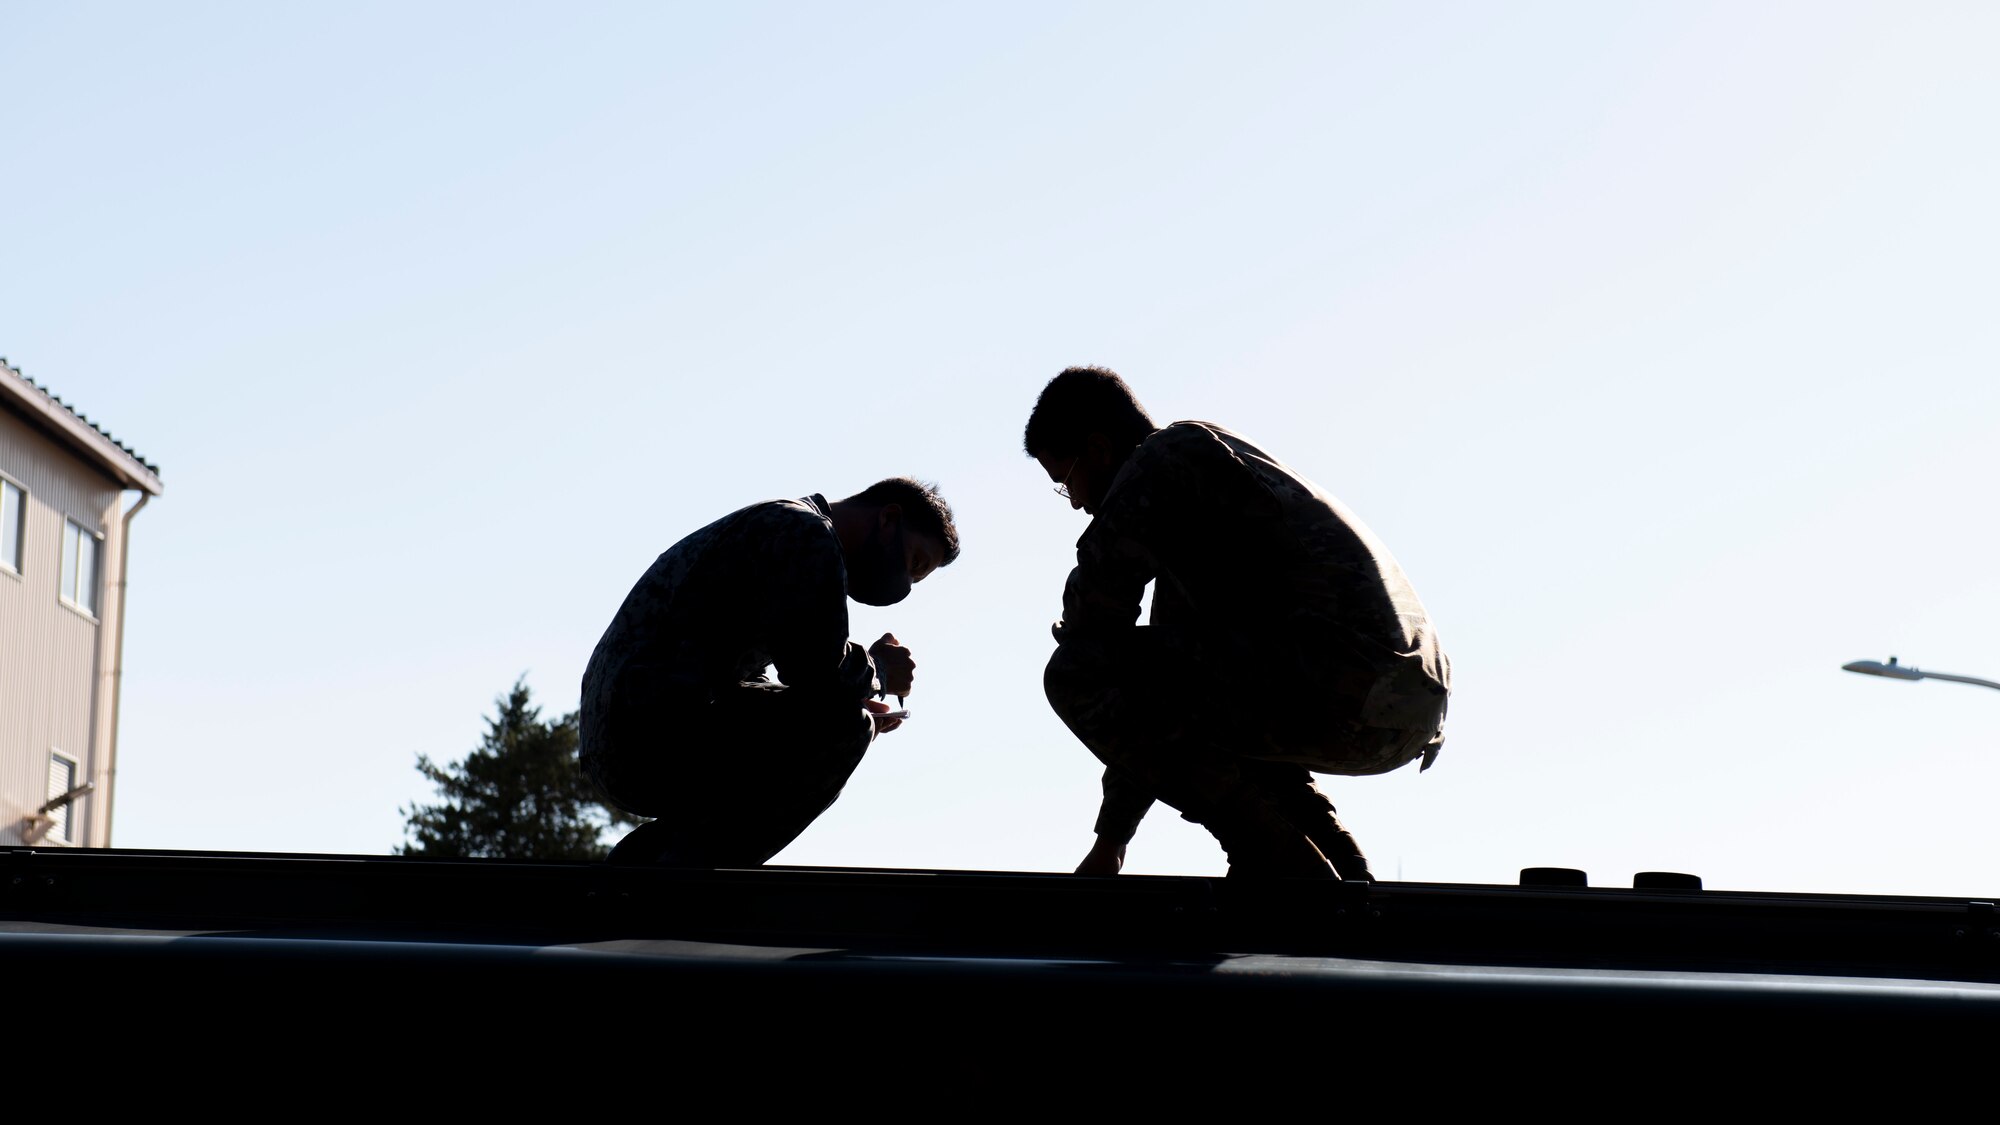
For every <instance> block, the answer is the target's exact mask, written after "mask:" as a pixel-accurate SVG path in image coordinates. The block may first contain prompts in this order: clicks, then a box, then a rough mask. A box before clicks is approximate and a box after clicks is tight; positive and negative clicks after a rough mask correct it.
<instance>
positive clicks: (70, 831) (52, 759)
mask: <svg viewBox="0 0 2000 1125" xmlns="http://www.w3.org/2000/svg"><path fill="white" fill-rule="evenodd" d="M76 777H77V768H76V759H75V758H72V757H70V756H68V755H66V754H63V753H61V752H57V753H54V754H50V755H49V796H48V799H49V800H51V801H53V800H55V799H56V798H57V797H60V796H62V795H63V794H64V793H67V792H69V791H70V790H72V789H74V788H76ZM78 800H81V798H78ZM77 827H79V821H78V818H77V815H76V801H70V802H68V803H66V804H62V805H58V806H57V807H55V808H52V809H50V810H49V834H48V836H47V839H50V840H54V841H55V842H56V843H58V844H74V843H76V829H77Z"/></svg>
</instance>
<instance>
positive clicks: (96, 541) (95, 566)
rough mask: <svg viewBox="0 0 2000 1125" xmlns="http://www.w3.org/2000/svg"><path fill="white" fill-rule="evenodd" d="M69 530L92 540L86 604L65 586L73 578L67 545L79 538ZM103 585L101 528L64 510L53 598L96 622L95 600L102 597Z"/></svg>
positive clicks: (99, 599)
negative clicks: (71, 593) (88, 594)
mask: <svg viewBox="0 0 2000 1125" xmlns="http://www.w3.org/2000/svg"><path fill="white" fill-rule="evenodd" d="M71 529H74V530H75V532H76V535H77V536H86V535H87V536H89V537H90V539H91V555H90V563H91V571H92V573H91V576H90V598H91V604H89V605H85V604H84V603H82V602H79V601H77V600H76V599H74V598H72V597H71V596H70V591H69V590H68V589H67V585H68V583H69V581H70V579H71V577H72V575H71V573H70V564H71V561H72V560H71V558H70V545H71V544H72V543H74V542H77V541H78V540H77V539H76V538H73V537H72V536H71V534H70V532H71ZM103 585H104V533H103V532H101V531H92V530H91V528H90V525H89V524H87V523H84V522H83V521H82V520H80V519H77V518H76V517H75V516H72V515H70V514H69V513H67V512H65V513H63V541H62V552H61V556H60V557H59V558H58V559H57V560H56V600H57V601H60V602H62V604H64V605H66V606H68V607H69V608H70V609H72V610H74V611H76V612H77V613H79V614H82V615H83V616H84V617H86V618H89V619H90V620H91V621H97V620H98V613H97V611H98V608H99V607H98V605H97V603H98V602H99V601H101V600H102V598H103V594H104V590H103Z"/></svg>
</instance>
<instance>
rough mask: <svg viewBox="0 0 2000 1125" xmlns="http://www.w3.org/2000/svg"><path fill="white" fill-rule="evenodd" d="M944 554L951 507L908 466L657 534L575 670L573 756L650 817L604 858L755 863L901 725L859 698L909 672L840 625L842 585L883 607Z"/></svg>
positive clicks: (822, 806) (953, 552)
mask: <svg viewBox="0 0 2000 1125" xmlns="http://www.w3.org/2000/svg"><path fill="white" fill-rule="evenodd" d="M957 557H958V529H957V528H956V527H955V526H954V525H953V523H952V515H951V509H950V508H949V507H948V506H947V505H946V504H945V502H944V500H943V498H941V497H940V496H939V495H938V494H937V492H936V490H935V489H934V488H932V487H930V486H927V485H924V484H920V483H918V482H916V481H913V480H909V479H906V478H896V479H892V480H885V481H881V482H879V483H877V484H874V485H872V486H870V487H869V488H867V489H866V490H864V491H862V492H860V493H858V494H856V495H854V496H850V497H848V498H847V499H845V500H840V501H836V502H834V503H831V504H829V503H828V502H827V501H826V499H825V497H823V496H819V495H813V496H807V497H804V498H802V499H797V500H771V501H766V502H764V503H761V504H753V505H751V506H750V507H747V508H743V509H741V510H739V511H736V512H732V513H731V514H729V515H727V516H724V517H723V518H721V519H719V520H717V521H715V522H714V523H712V524H709V525H708V526H707V527H704V528H702V529H701V530H699V531H696V532H694V533H693V534H691V535H689V536H688V537H687V538H685V539H682V540H681V541H680V542H678V543H676V544H674V545H673V546H672V547H670V548H668V549H667V551H666V553H665V554H662V555H661V556H660V557H659V558H658V559H657V560H656V561H655V562H654V563H653V565H652V567H651V568H650V569H648V570H647V571H646V573H645V575H644V576H643V577H642V578H640V579H639V582H638V585H636V586H634V587H633V588H632V592H631V593H630V594H629V595H627V596H626V598H625V603H624V604H623V605H621V606H620V607H619V609H618V613H617V615H616V616H615V617H613V618H612V621H611V626H610V628H608V629H606V630H605V632H604V636H603V638H602V639H601V640H599V641H598V643H597V648H596V651H594V652H593V653H591V657H590V664H589V666H588V667H587V668H586V669H585V670H584V674H583V698H582V706H581V719H580V721H581V730H580V734H581V743H580V747H579V753H580V755H581V759H582V764H583V768H584V771H585V772H586V773H587V774H589V776H590V777H591V778H592V780H594V781H595V782H596V783H597V784H598V786H599V787H600V788H601V789H602V790H603V791H604V793H605V795H606V797H608V798H609V799H610V800H611V801H612V803H614V804H615V805H617V806H618V807H619V808H622V809H625V810H627V811H628V812H632V813H635V814H637V815H640V816H648V817H654V818H656V819H655V820H653V822H652V823H650V824H646V825H642V826H641V827H639V828H638V829H636V830H635V831H633V832H632V833H631V834H629V835H627V836H626V837H625V839H624V840H622V841H621V842H620V843H619V844H618V846H617V847H616V848H615V849H613V851H612V855H611V859H612V861H613V862H632V863H662V864H673V865H677V866H698V867H746V866H755V865H757V864H761V863H764V862H765V861H767V860H769V859H770V858H771V857H772V856H774V855H776V854H777V853H778V852H779V851H780V850H782V849H783V848H784V847H785V845H787V844H789V843H791V842H792V840H794V839H795V838H797V837H798V835H799V833H801V832H803V831H805V829H806V826H807V825H809V824H811V823H812V822H813V820H814V819H816V818H817V817H818V816H819V814H820V813H822V812H824V811H825V810H826V809H827V807H828V806H829V805H831V804H833V802H834V799H835V798H836V797H838V796H839V795H840V791H841V788H842V787H843V786H845V785H846V783H847V779H848V776H849V775H850V774H852V773H853V772H854V768H855V767H856V766H857V765H859V764H860V762H861V758H862V755H863V754H864V753H866V752H867V749H868V747H869V745H870V744H871V743H872V742H873V741H874V739H875V736H876V735H878V734H883V733H887V732H889V731H892V730H895V729H896V727H897V726H898V725H900V723H899V721H898V720H897V719H895V718H892V717H890V714H889V707H888V705H887V704H885V703H882V702H880V701H878V700H876V699H875V698H873V696H875V695H876V694H878V693H882V692H887V693H891V694H896V695H908V694H909V692H910V689H911V687H912V685H913V681H914V676H915V668H916V664H915V662H914V661H913V660H912V659H911V657H910V651H909V649H907V648H905V647H903V646H902V645H901V644H900V643H899V642H898V641H897V640H896V638H895V636H894V635H893V634H885V635H884V636H883V637H882V639H880V640H878V641H876V642H875V643H874V645H872V646H870V647H868V648H865V649H864V648H863V647H862V646H861V645H859V644H857V643H855V642H853V641H850V640H849V639H848V636H847V599H848V598H850V597H852V598H854V599H855V600H857V601H860V602H865V603H867V604H869V605H893V604H895V603H896V602H899V601H901V600H903V598H904V597H905V596H907V595H908V594H909V592H910V588H911V586H912V585H913V584H915V583H917V582H921V581H923V579H924V578H925V577H926V576H927V575H929V574H930V573H931V572H932V571H933V570H935V569H937V568H938V567H941V566H944V565H946V564H948V563H950V562H951V561H952V560H953V559H955V558H957ZM771 666H775V668H776V670H777V678H776V679H771V678H769V677H768V676H767V675H766V668H767V667H771Z"/></svg>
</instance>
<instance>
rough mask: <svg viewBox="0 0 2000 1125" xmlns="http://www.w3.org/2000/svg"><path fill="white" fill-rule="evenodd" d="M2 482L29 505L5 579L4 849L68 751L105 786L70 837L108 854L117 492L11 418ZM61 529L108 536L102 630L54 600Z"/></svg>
mask: <svg viewBox="0 0 2000 1125" xmlns="http://www.w3.org/2000/svg"><path fill="white" fill-rule="evenodd" d="M0 473H4V474H6V475H7V476H8V477H10V478H12V479H13V480H14V481H15V482H16V483H18V484H20V485H21V486H22V487H23V488H24V489H26V491H27V494H28V502H27V533H26V541H25V542H24V543H23V545H22V562H21V572H22V573H21V576H20V577H19V578H18V579H16V578H15V577H14V576H13V575H11V574H7V573H0V843H18V842H20V839H21V828H22V818H23V817H25V816H27V815H28V814H29V813H31V812H33V811H34V810H35V809H37V808H39V807H41V804H42V802H44V801H46V800H47V799H48V798H47V797H46V796H45V795H44V791H45V790H46V789H47V787H48V780H49V754H50V752H51V751H56V750H60V751H62V752H63V753H65V754H67V755H69V756H70V757H72V758H75V759H76V760H77V762H78V763H79V765H80V767H81V772H82V777H83V779H84V780H89V781H94V782H96V783H97V787H98V788H97V792H96V793H93V794H92V795H91V796H89V797H85V798H83V799H82V800H80V801H78V802H77V803H76V805H75V806H74V807H75V810H76V811H75V813H74V815H73V818H72V821H71V825H72V831H71V838H72V839H73V840H75V841H76V842H79V843H89V844H92V845H99V846H101V845H103V844H104V843H105V842H106V841H105V840H104V838H103V825H102V817H100V816H98V815H97V806H98V805H99V804H100V803H101V800H102V798H103V797H104V796H105V794H106V793H107V791H108V789H109V785H108V779H107V778H106V776H105V771H106V769H107V768H108V766H109V765H110V763H109V762H108V761H105V760H104V758H105V754H104V752H103V750H104V747H105V745H106V739H107V736H108V729H109V724H110V714H109V711H110V698H109V695H108V694H107V693H108V690H109V683H108V680H105V679H104V677H103V676H102V675H101V674H100V671H99V668H98V663H99V660H100V658H103V659H108V658H109V656H110V647H109V646H110V645H112V644H113V643H115V640H116V634H115V632H114V630H116V628H117V620H116V617H115V615H116V613H117V610H118V607H117V606H116V605H114V604H113V601H114V599H113V598H112V597H111V596H110V593H111V591H112V590H113V589H114V588H115V586H116V583H117V580H118V571H119V568H121V567H122V566H123V565H124V551H123V550H122V549H121V547H122V545H121V544H120V543H119V542H118V533H119V528H118V518H119V515H120V512H121V508H120V500H119V491H118V488H117V486H116V485H115V484H113V483H112V482H111V481H110V480H109V479H108V478H106V477H104V476H102V475H100V474H99V473H98V472H97V471H96V470H94V469H91V468H89V467H88V466H86V465H85V464H84V463H83V462H82V461H81V460H79V459H78V458H77V457H76V456H75V455H73V454H71V453H69V452H68V451H67V450H66V449H64V448H63V447H61V446H59V445H57V444H56V443H54V442H53V441H50V440H49V439H48V438H47V437H45V436H43V435H42V433H41V432H40V431H38V430H36V429H34V428H33V427H31V426H29V425H28V424H27V423H26V422H24V421H23V420H22V419H21V418H19V417H18V416H16V415H14V414H12V413H10V412H8V411H5V410H0ZM65 519H73V520H75V521H77V522H78V523H80V524H82V525H83V526H85V527H87V528H90V529H91V530H93V531H96V532H98V533H100V534H102V535H103V536H104V559H103V565H102V566H101V568H100V573H101V578H100V582H101V588H100V590H99V595H98V611H99V612H98V617H99V620H97V621H95V622H93V621H91V620H90V619H89V618H87V617H85V616H83V615H82V614H79V613H78V612H76V611H75V610H73V609H71V608H69V607H68V606H65V605H63V604H62V603H61V602H60V601H59V600H58V599H57V597H56V582H57V576H58V574H59V572H60V570H61V566H62V533H63V521H64V520H65ZM100 646H102V649H101V650H100ZM100 652H101V657H100ZM100 681H102V682H100ZM100 702H101V706H100Z"/></svg>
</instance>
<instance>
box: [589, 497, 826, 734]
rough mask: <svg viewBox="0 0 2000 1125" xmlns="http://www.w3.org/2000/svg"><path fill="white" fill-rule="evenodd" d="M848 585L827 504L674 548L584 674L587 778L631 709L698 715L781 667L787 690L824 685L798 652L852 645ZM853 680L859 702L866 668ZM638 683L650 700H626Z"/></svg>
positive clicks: (806, 504)
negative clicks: (666, 705)
mask: <svg viewBox="0 0 2000 1125" xmlns="http://www.w3.org/2000/svg"><path fill="white" fill-rule="evenodd" d="M844 575H845V571H844V568H843V566H842V563H841V557H840V544H839V541H838V539H837V538H836V536H835V534H834V531H833V524H832V520H831V518H830V516H829V515H828V513H827V510H826V501H825V500H824V499H823V498H822V497H819V496H817V495H815V496H809V497H805V498H803V499H798V500H767V501H764V502H762V503H759V504H752V505H750V506H748V507H745V508H739V509H737V510H736V511H734V512H731V513H730V514H728V515H726V516H723V517H722V518H721V519H718V520H716V521H715V522H713V523H710V524H708V525H707V526H705V527H702V528H701V529H699V530H697V531H694V532H691V533H689V534H688V535H687V536H686V537H684V538H682V539H681V540H680V541H679V542H676V543H675V544H674V545H673V546H671V547H669V548H667V550H665V551H664V552H662V553H661V554H660V556H659V557H658V558H657V559H655V560H654V561H653V565H652V566H651V567H649V568H648V569H647V570H646V573H645V574H644V575H643V576H641V577H640V579H639V581H638V582H637V583H636V584H634V585H633V587H632V590H631V592H630V593H629V594H627V595H626V596H625V601H624V603H623V604H621V605H620V606H619V607H618V612H617V614H616V615H614V616H613V617H612V619H611V624H610V625H609V626H608V627H607V628H606V629H605V631H604V635H603V636H602V637H601V638H600V639H599V640H598V642H597V647H596V648H595V649H594V650H592V652H591V654H590V663H589V664H588V665H587V666H586V667H585V669H584V673H583V695H582V699H581V707H580V711H581V714H580V720H581V725H582V729H583V731H584V732H586V737H585V738H584V739H583V740H582V742H581V745H580V747H579V750H580V753H581V755H582V758H583V761H584V763H585V765H586V768H593V767H594V766H595V765H596V764H597V763H598V762H600V761H601V759H602V757H603V755H604V753H605V751H606V747H607V745H608V744H609V743H610V742H611V739H610V737H609V735H610V734H611V732H613V731H615V730H617V729H618V728H619V720H620V718H621V716H620V714H619V708H620V707H621V705H622V706H631V705H634V704H636V703H640V702H641V701H642V700H643V703H644V705H645V706H647V707H648V708H650V707H652V706H653V705H654V702H655V701H654V699H653V698H652V696H654V695H655V694H659V695H662V696H664V697H667V698H670V699H672V700H673V701H675V702H678V703H680V704H682V705H684V706H688V707H694V706H698V705H701V704H706V703H709V702H711V701H712V700H713V699H714V697H715V694H716V693H717V692H719V691H726V690H728V689H730V688H732V687H734V686H735V685H737V684H738V683H742V682H748V681H754V680H760V679H763V678H764V669H765V668H766V667H768V666H770V665H773V664H776V665H777V667H778V669H779V680H780V681H781V682H784V683H786V684H790V685H793V686H795V687H798V686H805V685H807V684H810V683H814V682H815V681H824V680H825V679H826V676H825V671H826V669H827V667H828V662H827V661H825V660H823V659H822V660H819V661H807V660H805V659H799V658H795V656H794V654H795V653H800V650H802V649H803V650H806V651H807V652H810V651H811V650H813V649H817V648H824V647H826V646H829V645H831V644H833V643H835V642H834V640H833V638H837V639H838V643H839V644H841V645H842V646H845V645H847V644H848V641H847V614H846V605H845V600H844V597H845V594H844V583H845V577H844ZM829 607H831V608H829ZM855 647H857V648H858V647H859V646H855ZM801 655H802V654H801ZM832 667H834V668H839V667H840V662H839V661H838V660H836V661H834V662H833V664H832ZM847 671H848V676H849V677H850V679H849V682H847V683H846V684H845V685H844V686H846V687H848V688H850V689H852V691H853V694H855V695H857V696H858V695H860V694H861V689H862V688H863V687H864V683H863V682H862V681H861V680H860V677H861V676H862V675H864V674H866V666H865V664H856V663H849V664H848V666H847ZM635 677H643V679H644V680H645V682H646V684H647V692H646V693H645V695H644V696H641V695H640V694H638V693H632V692H621V691H620V690H618V685H619V684H620V682H621V680H622V681H624V682H628V683H629V682H631V680H632V679H633V678H635ZM834 679H835V682H836V683H838V682H839V677H838V676H836V677H835V678H834ZM668 736H669V737H671V732H668Z"/></svg>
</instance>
